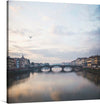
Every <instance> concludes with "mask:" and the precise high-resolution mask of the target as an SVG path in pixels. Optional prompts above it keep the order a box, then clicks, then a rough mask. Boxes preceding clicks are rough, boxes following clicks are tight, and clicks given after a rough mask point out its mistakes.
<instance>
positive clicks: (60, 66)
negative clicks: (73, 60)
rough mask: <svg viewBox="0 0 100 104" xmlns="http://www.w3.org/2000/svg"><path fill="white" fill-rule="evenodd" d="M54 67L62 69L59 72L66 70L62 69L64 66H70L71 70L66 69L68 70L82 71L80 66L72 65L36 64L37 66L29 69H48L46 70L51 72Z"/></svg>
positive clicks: (38, 70)
mask: <svg viewBox="0 0 100 104" xmlns="http://www.w3.org/2000/svg"><path fill="white" fill-rule="evenodd" d="M54 67H59V68H61V69H62V70H61V71H60V72H67V71H65V70H64V68H67V67H70V68H71V71H68V72H77V71H82V66H78V65H77V66H75V65H74V66H72V65H43V66H37V67H32V68H31V69H33V70H34V71H37V72H42V69H45V70H47V69H49V71H48V72H53V71H52V68H54Z"/></svg>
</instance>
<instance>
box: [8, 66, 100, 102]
mask: <svg viewBox="0 0 100 104" xmlns="http://www.w3.org/2000/svg"><path fill="white" fill-rule="evenodd" d="M60 70H61V69H60V68H53V72H49V73H48V72H47V71H43V72H41V73H38V72H27V73H23V74H16V75H11V76H9V75H8V77H9V78H8V94H7V99H8V102H9V103H19V102H20V103H21V102H45V101H67V100H87V99H100V75H97V74H93V73H89V72H85V71H79V72H69V73H67V72H64V73H61V72H59V71H60ZM66 71H67V69H66Z"/></svg>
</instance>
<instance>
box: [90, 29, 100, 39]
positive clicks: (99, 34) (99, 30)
mask: <svg viewBox="0 0 100 104" xmlns="http://www.w3.org/2000/svg"><path fill="white" fill-rule="evenodd" d="M88 34H90V35H96V36H100V27H98V28H97V29H95V30H91V31H90V32H88ZM99 38H100V37H99Z"/></svg>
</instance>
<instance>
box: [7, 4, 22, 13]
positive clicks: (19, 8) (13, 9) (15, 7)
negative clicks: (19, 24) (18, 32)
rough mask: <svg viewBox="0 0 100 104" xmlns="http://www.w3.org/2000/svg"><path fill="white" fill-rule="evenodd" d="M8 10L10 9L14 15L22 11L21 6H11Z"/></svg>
mask: <svg viewBox="0 0 100 104" xmlns="http://www.w3.org/2000/svg"><path fill="white" fill-rule="evenodd" d="M9 8H10V10H12V11H13V12H15V13H17V12H19V10H21V9H22V7H21V6H12V5H9Z"/></svg>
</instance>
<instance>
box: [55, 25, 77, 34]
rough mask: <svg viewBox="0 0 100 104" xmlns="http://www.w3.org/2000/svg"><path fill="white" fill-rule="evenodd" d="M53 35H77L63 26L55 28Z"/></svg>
mask: <svg viewBox="0 0 100 104" xmlns="http://www.w3.org/2000/svg"><path fill="white" fill-rule="evenodd" d="M53 33H54V34H57V35H73V34H75V33H74V32H72V31H69V30H68V28H67V27H65V26H62V25H57V26H54V28H53Z"/></svg>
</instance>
